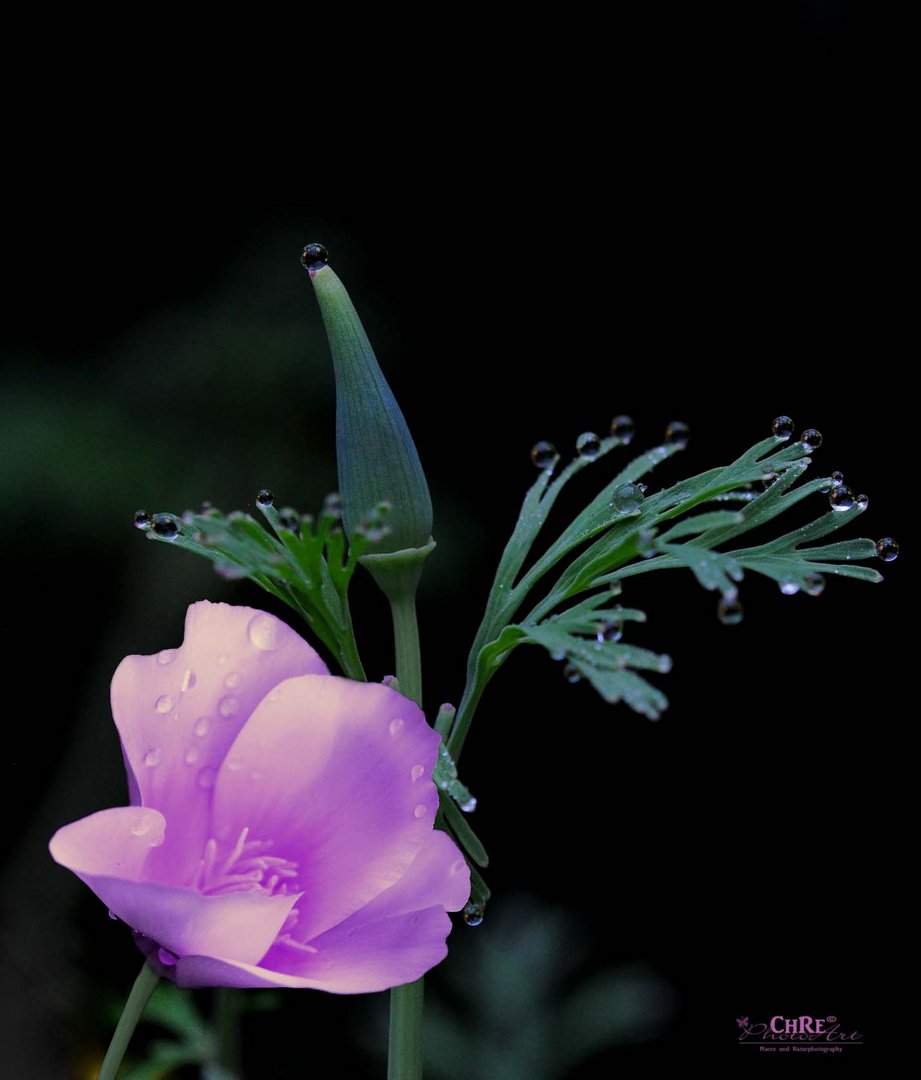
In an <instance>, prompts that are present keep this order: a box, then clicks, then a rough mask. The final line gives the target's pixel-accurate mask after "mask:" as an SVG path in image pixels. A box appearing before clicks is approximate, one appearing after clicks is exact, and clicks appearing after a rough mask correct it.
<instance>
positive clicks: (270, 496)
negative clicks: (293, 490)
mask: <svg viewBox="0 0 921 1080" xmlns="http://www.w3.org/2000/svg"><path fill="white" fill-rule="evenodd" d="M256 502H257V504H258V505H259V506H271V505H272V504H273V503H274V502H275V494H274V492H271V491H269V489H268V488H263V489H262V490H261V491H260V492H258V494H257V495H256Z"/></svg>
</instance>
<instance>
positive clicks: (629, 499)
mask: <svg viewBox="0 0 921 1080" xmlns="http://www.w3.org/2000/svg"><path fill="white" fill-rule="evenodd" d="M642 505H643V493H642V491H640V486H639V484H621V485H620V487H619V488H618V489H617V490H616V491H615V492H614V495H613V497H612V499H611V507H612V508H613V510H614V511H615V512H616V513H618V514H633V513H635V512H636V511H637V510H639V508H640V507H641V506H642Z"/></svg>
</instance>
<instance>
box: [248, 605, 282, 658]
mask: <svg viewBox="0 0 921 1080" xmlns="http://www.w3.org/2000/svg"><path fill="white" fill-rule="evenodd" d="M281 630H282V624H281V623H280V622H279V620H278V619H276V618H274V616H272V615H266V614H260V615H256V616H254V617H253V618H252V619H251V620H250V624H249V640H250V641H251V642H252V643H253V644H254V645H255V646H256V648H257V649H262V651H263V652H274V651H275V650H276V649H277V648H278V647H279V645H281V637H282V634H281Z"/></svg>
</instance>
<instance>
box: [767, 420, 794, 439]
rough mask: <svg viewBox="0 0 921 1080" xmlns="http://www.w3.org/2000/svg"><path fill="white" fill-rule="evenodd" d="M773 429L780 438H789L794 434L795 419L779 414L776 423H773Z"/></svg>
mask: <svg viewBox="0 0 921 1080" xmlns="http://www.w3.org/2000/svg"><path fill="white" fill-rule="evenodd" d="M771 431H773V432H774V434H775V435H776V436H777V438H778V439H789V438H790V436H791V435H792V434H793V421H792V420H791V419H790V417H789V416H778V417H777V419H776V420H775V421H774V423H773V424H771Z"/></svg>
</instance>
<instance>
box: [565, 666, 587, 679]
mask: <svg viewBox="0 0 921 1080" xmlns="http://www.w3.org/2000/svg"><path fill="white" fill-rule="evenodd" d="M563 678H564V679H565V680H566V681H567V682H568V683H577V682H581V681H582V675H581V673H580V671H579V669H578V668H577V667H576V666H575V664H567V665H566V667H564V668H563Z"/></svg>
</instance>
